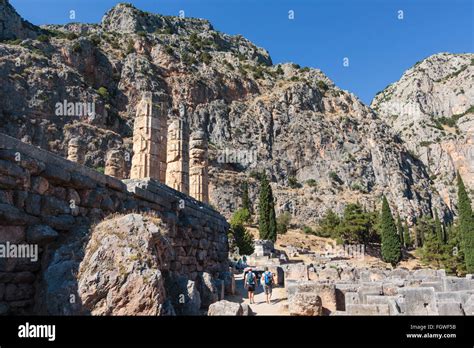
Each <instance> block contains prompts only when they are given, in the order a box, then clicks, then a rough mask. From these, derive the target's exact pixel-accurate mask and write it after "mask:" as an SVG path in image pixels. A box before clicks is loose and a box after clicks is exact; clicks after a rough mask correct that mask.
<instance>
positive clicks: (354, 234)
mask: <svg viewBox="0 0 474 348" xmlns="http://www.w3.org/2000/svg"><path fill="white" fill-rule="evenodd" d="M337 231H338V235H339V237H340V238H341V239H342V241H343V242H344V243H363V244H367V243H370V242H373V241H374V234H376V228H375V223H374V221H373V218H372V213H368V212H365V211H364V210H363V209H362V206H361V205H360V204H359V203H350V204H348V205H346V207H345V209H344V215H343V219H342V222H341V223H340V224H339V227H338V229H337Z"/></svg>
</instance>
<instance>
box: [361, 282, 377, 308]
mask: <svg viewBox="0 0 474 348" xmlns="http://www.w3.org/2000/svg"><path fill="white" fill-rule="evenodd" d="M357 293H358V294H359V301H360V303H361V304H363V303H367V302H366V301H367V296H369V295H377V296H378V295H383V288H382V285H381V284H380V285H379V284H374V285H363V286H361V287H360V288H359V290H358V291H357Z"/></svg>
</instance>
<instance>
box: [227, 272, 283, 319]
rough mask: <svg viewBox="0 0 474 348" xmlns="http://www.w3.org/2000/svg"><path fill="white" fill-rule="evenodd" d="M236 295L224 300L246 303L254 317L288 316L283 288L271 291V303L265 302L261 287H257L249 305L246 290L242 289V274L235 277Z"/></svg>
mask: <svg viewBox="0 0 474 348" xmlns="http://www.w3.org/2000/svg"><path fill="white" fill-rule="evenodd" d="M235 283H236V294H235V295H234V296H228V297H226V300H229V301H232V302H238V303H246V304H248V305H249V306H250V308H251V309H252V311H253V312H254V313H255V314H256V315H289V313H288V300H287V298H286V291H285V288H284V287H277V288H274V289H273V294H272V303H270V304H267V303H266V302H265V294H264V292H263V287H262V286H257V289H256V290H255V303H252V304H250V302H249V300H248V296H247V290H246V289H245V288H244V280H243V275H242V274H236V275H235Z"/></svg>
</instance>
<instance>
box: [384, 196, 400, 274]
mask: <svg viewBox="0 0 474 348" xmlns="http://www.w3.org/2000/svg"><path fill="white" fill-rule="evenodd" d="M380 229H381V234H382V259H383V260H384V261H385V262H388V263H390V264H391V265H392V266H395V265H396V264H397V263H398V262H399V261H400V260H401V258H402V252H401V249H400V238H398V235H397V227H396V225H395V221H394V220H393V216H392V212H391V210H390V206H389V205H388V201H387V198H386V197H385V196H383V202H382V214H381V216H380Z"/></svg>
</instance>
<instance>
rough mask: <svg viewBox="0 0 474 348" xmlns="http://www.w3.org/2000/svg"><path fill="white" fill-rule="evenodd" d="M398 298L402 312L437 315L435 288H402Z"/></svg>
mask: <svg viewBox="0 0 474 348" xmlns="http://www.w3.org/2000/svg"><path fill="white" fill-rule="evenodd" d="M398 293H399V294H400V295H402V297H400V298H398V300H397V303H398V304H399V306H400V308H401V309H402V312H403V313H405V314H407V315H437V314H438V310H437V308H436V297H435V291H434V289H433V288H421V287H420V288H401V289H399V290H398Z"/></svg>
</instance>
